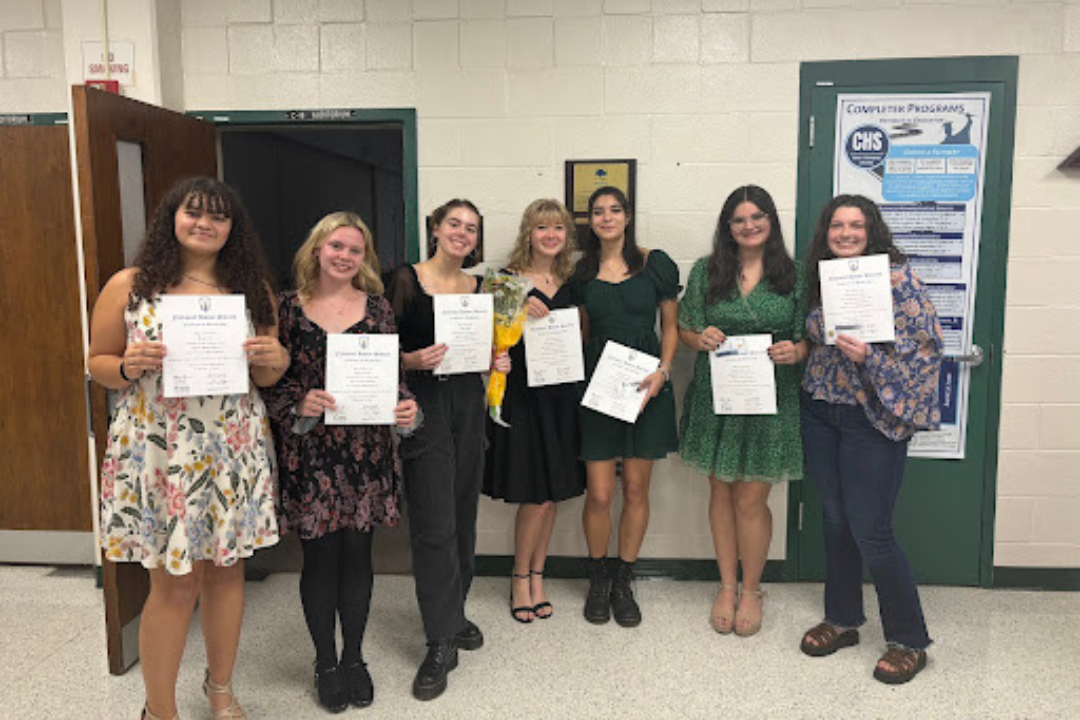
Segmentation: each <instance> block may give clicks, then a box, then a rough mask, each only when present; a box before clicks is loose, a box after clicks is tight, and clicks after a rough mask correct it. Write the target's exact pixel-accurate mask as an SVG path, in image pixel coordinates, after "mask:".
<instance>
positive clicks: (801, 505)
mask: <svg viewBox="0 0 1080 720" xmlns="http://www.w3.org/2000/svg"><path fill="white" fill-rule="evenodd" d="M803 507H805V505H804V504H803V502H802V501H801V500H800V501H799V532H802V516H803Z"/></svg>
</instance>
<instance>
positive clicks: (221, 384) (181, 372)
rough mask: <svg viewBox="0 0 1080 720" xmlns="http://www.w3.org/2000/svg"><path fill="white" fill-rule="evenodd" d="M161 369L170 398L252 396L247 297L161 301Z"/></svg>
mask: <svg viewBox="0 0 1080 720" xmlns="http://www.w3.org/2000/svg"><path fill="white" fill-rule="evenodd" d="M158 312H160V313H161V339H162V341H163V342H164V343H165V347H166V348H167V354H166V356H165V360H164V362H163V363H162V379H163V380H164V383H165V387H164V394H165V397H167V398H176V397H195V396H199V395H241V394H243V393H246V392H247V391H248V388H249V387H250V380H249V378H248V362H247V356H246V355H245V354H244V341H245V340H247V336H248V320H247V312H246V305H245V302H244V296H243V295H162V296H161V300H160V304H159V306H158Z"/></svg>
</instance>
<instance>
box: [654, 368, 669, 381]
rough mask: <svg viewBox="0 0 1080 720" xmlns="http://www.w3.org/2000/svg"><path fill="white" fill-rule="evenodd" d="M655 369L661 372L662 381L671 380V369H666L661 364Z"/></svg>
mask: <svg viewBox="0 0 1080 720" xmlns="http://www.w3.org/2000/svg"><path fill="white" fill-rule="evenodd" d="M657 370H659V371H660V372H661V373H662V374H663V376H664V382H671V371H670V370H668V369H667V368H666V367H664V366H663V365H661V366H660V367H658V368H657Z"/></svg>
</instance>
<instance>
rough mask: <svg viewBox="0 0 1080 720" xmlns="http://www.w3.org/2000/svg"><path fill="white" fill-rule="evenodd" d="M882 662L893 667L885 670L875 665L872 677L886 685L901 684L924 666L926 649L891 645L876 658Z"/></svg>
mask: <svg viewBox="0 0 1080 720" xmlns="http://www.w3.org/2000/svg"><path fill="white" fill-rule="evenodd" d="M882 662H884V663H886V664H887V665H889V666H891V667H892V668H893V669H892V670H886V669H885V668H883V667H881V665H875V666H874V679H875V680H878V681H880V682H883V683H885V684H886V685H903V684H904V683H906V682H908V681H910V680H911V679H912V678H914V677H915V676H916V675H918V674H919V671H920V670H922V669H923V668H924V667H926V651H925V650H904V649H903V648H898V647H891V648H889V649H888V650H886V651H885V654H884V655H882V656H881V658H880V659H879V660H878V663H882Z"/></svg>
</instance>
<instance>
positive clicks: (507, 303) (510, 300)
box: [480, 268, 532, 427]
mask: <svg viewBox="0 0 1080 720" xmlns="http://www.w3.org/2000/svg"><path fill="white" fill-rule="evenodd" d="M530 290H532V282H531V281H530V280H528V279H527V278H523V277H520V276H518V275H507V274H506V273H503V272H499V271H497V270H492V269H490V268H489V269H488V270H487V272H486V273H485V274H484V282H483V283H482V284H481V285H480V292H485V293H490V294H491V295H493V296H494V298H493V300H494V305H495V352H496V353H501V352H505V351H507V350H509V349H510V348H512V347H513V346H515V345H517V344H518V341H519V340H521V334H522V333H523V332H524V331H525V305H526V300H527V299H528V296H529V291H530ZM505 394H506V374H505V373H501V372H498V371H497V370H492V371H491V377H490V378H489V379H488V386H487V406H488V415H490V416H491V419H492V420H494V421H495V422H496V423H498V424H499V425H502V426H503V427H510V425H508V424H507V423H506V421H504V420H503V419H502V404H503V396H504V395H505Z"/></svg>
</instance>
